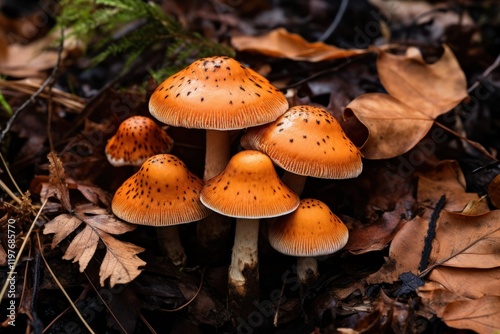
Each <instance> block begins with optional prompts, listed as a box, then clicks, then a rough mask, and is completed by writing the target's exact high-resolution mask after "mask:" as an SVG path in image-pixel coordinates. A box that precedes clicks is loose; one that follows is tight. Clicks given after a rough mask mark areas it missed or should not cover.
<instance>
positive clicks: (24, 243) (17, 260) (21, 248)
mask: <svg viewBox="0 0 500 334" xmlns="http://www.w3.org/2000/svg"><path fill="white" fill-rule="evenodd" d="M47 200H48V199H46V200H45V201H43V203H42V206H41V207H40V209H39V210H38V213H37V215H36V217H35V218H34V219H33V222H32V223H31V226H30V228H29V230H28V232H26V235H25V236H24V240H23V243H22V244H21V247H19V251H18V253H17V256H16V259H15V260H14V263H13V264H12V268H11V269H10V270H9V273H8V274H7V278H6V279H5V283H4V285H3V286H2V290H1V291H0V300H1V299H2V298H3V295H4V294H5V291H6V290H7V286H8V285H9V280H10V278H11V277H12V275H13V274H14V272H15V271H16V266H17V263H18V262H19V259H20V258H21V255H22V253H23V251H24V247H26V244H27V243H28V240H30V234H31V232H32V231H33V228H34V227H35V223H36V221H37V220H38V217H40V214H41V213H42V210H43V208H44V207H45V204H47Z"/></svg>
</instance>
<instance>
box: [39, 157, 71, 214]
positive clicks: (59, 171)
mask: <svg viewBox="0 0 500 334" xmlns="http://www.w3.org/2000/svg"><path fill="white" fill-rule="evenodd" d="M47 158H48V159H49V183H50V184H51V185H53V186H54V188H55V189H53V190H52V191H51V192H50V194H53V195H55V196H56V197H57V199H59V201H60V202H61V204H62V206H63V207H64V208H65V209H66V211H71V202H70V200H69V190H68V186H67V184H66V176H65V173H64V167H63V164H62V161H61V159H59V157H58V156H57V155H56V154H55V153H54V152H50V153H49V154H48V155H47ZM45 195H47V194H45Z"/></svg>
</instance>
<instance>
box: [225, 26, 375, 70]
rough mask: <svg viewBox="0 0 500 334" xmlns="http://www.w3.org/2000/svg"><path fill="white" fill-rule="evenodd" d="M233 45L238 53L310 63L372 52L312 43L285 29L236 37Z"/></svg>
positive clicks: (232, 41) (232, 40)
mask: <svg viewBox="0 0 500 334" xmlns="http://www.w3.org/2000/svg"><path fill="white" fill-rule="evenodd" d="M231 43H232V44H233V47H234V48H235V49H236V50H238V51H249V52H256V53H261V54H264V55H267V56H271V57H277V58H288V59H292V60H298V61H309V62H318V61H325V60H332V59H342V58H347V57H352V56H357V55H361V54H366V53H369V52H372V51H371V50H364V49H363V50H362V49H348V50H347V49H341V48H337V47H335V46H332V45H327V44H325V43H323V42H314V43H310V42H308V41H306V40H305V39H304V38H302V37H301V36H300V35H297V34H293V33H290V32H288V31H286V29H284V28H278V29H275V30H272V31H270V32H268V33H267V34H264V35H261V36H235V37H233V38H232V39H231Z"/></svg>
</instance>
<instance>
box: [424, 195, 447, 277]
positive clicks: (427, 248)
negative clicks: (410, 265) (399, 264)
mask: <svg viewBox="0 0 500 334" xmlns="http://www.w3.org/2000/svg"><path fill="white" fill-rule="evenodd" d="M445 202H446V196H445V195H443V196H441V198H440V199H439V201H438V202H437V204H436V207H435V208H434V211H433V212H432V215H431V220H430V221H429V227H428V229H427V235H426V236H425V239H424V249H423V250H422V258H421V259H420V264H419V266H418V271H419V272H423V271H424V270H425V269H426V268H427V266H428V265H429V257H430V256H431V251H432V241H433V240H434V238H435V236H436V223H437V220H438V218H439V214H440V213H441V211H442V210H443V208H444V203H445Z"/></svg>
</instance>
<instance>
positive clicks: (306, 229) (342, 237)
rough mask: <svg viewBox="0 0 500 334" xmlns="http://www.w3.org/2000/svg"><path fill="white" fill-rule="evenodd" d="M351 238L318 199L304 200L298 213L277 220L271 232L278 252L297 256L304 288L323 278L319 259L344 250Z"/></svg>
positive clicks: (270, 236) (343, 226) (336, 218)
mask: <svg viewBox="0 0 500 334" xmlns="http://www.w3.org/2000/svg"><path fill="white" fill-rule="evenodd" d="M348 238H349V231H348V229H347V227H346V226H345V224H344V223H343V222H342V221H341V220H340V219H339V218H338V217H337V216H336V215H335V214H334V213H333V212H332V211H331V210H330V209H329V208H328V206H327V205H326V204H325V203H323V202H321V201H319V200H317V199H310V198H307V199H302V200H301V201H300V205H299V207H298V208H297V210H295V211H293V212H292V213H290V214H288V215H285V216H282V217H279V218H277V219H276V220H275V221H274V222H273V223H272V224H271V226H270V228H269V243H270V244H271V246H272V247H273V248H274V249H276V250H277V251H278V252H280V253H283V254H285V255H290V256H297V257H298V259H297V276H298V277H299V281H300V282H301V283H302V284H307V283H309V282H312V281H314V280H316V278H317V277H318V276H319V274H318V268H317V262H316V260H315V259H314V257H315V256H322V255H329V254H333V253H335V252H337V251H338V250H340V249H342V248H343V247H344V246H345V245H346V243H347V240H348Z"/></svg>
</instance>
